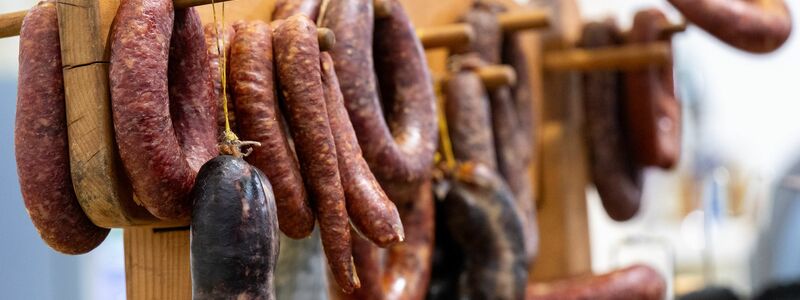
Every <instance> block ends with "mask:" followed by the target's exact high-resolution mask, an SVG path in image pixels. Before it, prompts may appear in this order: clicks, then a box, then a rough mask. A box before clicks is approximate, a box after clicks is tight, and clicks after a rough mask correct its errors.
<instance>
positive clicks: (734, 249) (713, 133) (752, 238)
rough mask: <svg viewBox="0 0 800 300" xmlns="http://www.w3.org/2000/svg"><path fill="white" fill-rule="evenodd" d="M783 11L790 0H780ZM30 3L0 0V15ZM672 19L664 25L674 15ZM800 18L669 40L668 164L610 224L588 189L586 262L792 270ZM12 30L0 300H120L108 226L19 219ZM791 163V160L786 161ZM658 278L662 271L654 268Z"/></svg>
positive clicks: (799, 202) (6, 56)
mask: <svg viewBox="0 0 800 300" xmlns="http://www.w3.org/2000/svg"><path fill="white" fill-rule="evenodd" d="M579 2H580V3H581V9H582V12H583V15H584V16H585V18H586V19H588V20H591V19H603V18H606V17H607V16H609V15H614V16H617V19H618V21H619V23H620V25H621V26H622V27H629V26H630V23H631V18H632V16H633V15H634V13H635V12H636V11H637V10H639V9H642V8H647V7H654V6H655V7H661V8H663V10H665V11H667V12H670V13H671V14H672V16H673V17H677V16H678V15H677V14H676V13H675V12H674V11H673V10H672V9H671V8H670V7H669V6H668V5H667V4H666V2H665V1H663V0H635V1H634V0H604V1H596V0H582V1H579ZM787 2H788V4H789V5H790V8H791V10H792V11H793V12H795V14H797V13H796V12H800V1H787ZM34 3H35V1H32V0H15V1H0V12H11V11H17V10H22V9H27V8H30V7H31V6H32V5H34ZM675 21H678V19H677V18H676V19H675ZM798 28H800V18H797V17H796V18H795V34H793V36H792V37H791V38H790V40H789V41H788V43H787V44H786V45H785V46H784V47H783V48H781V49H780V50H778V51H777V52H774V53H772V54H769V55H752V54H747V53H744V52H741V51H738V50H735V49H733V48H731V47H728V46H726V45H723V44H722V43H720V42H718V41H717V40H715V39H714V38H712V37H711V36H709V35H708V34H706V33H704V32H702V31H700V30H699V29H697V28H694V27H691V26H690V27H689V29H688V30H687V31H686V32H685V33H683V34H679V35H677V36H676V38H675V39H674V45H675V58H676V65H675V67H676V72H675V76H676V79H677V85H678V89H679V95H680V96H681V100H682V101H683V109H684V122H685V123H684V152H683V153H684V155H683V157H682V159H681V165H680V167H679V168H678V169H676V170H675V171H671V172H660V171H649V173H648V174H647V177H648V178H647V181H646V182H647V186H646V188H645V204H644V206H643V210H642V211H641V212H640V214H639V216H637V217H636V219H634V220H633V221H631V222H627V223H624V224H622V223H616V222H614V221H612V220H610V219H609V218H608V217H607V216H606V214H605V212H604V211H603V210H602V206H601V205H600V201H599V198H598V197H597V195H596V192H595V191H594V190H593V189H591V188H590V189H587V193H588V195H589V197H588V200H587V201H589V208H590V213H589V214H590V227H591V242H592V244H591V246H592V259H593V269H594V271H595V272H603V271H607V270H610V269H613V268H615V267H616V266H620V265H624V264H627V263H629V262H632V261H645V262H649V263H651V264H653V265H655V266H658V268H659V269H660V270H661V271H663V272H665V273H667V274H670V275H672V274H674V275H675V276H674V277H673V278H674V280H671V282H670V284H671V286H672V287H673V290H674V291H676V292H677V293H678V294H681V293H684V292H687V291H692V290H696V289H698V288H701V287H703V286H708V285H720V286H727V287H730V288H732V289H734V290H735V291H736V292H737V293H739V294H741V295H751V294H754V293H758V292H759V291H761V290H763V289H764V288H765V287H767V286H770V285H773V284H778V283H782V282H789V281H792V280H796V281H797V280H800V199H797V198H798V196H797V194H799V193H800V166H795V167H793V165H794V164H795V163H796V162H798V161H800V151H798V150H800V121H799V120H800V118H798V117H797V113H798V112H799V111H800V89H798V88H797V86H795V84H800V82H796V81H797V80H798V78H800V68H797V66H800V37H798V34H797V31H798ZM17 48H18V39H16V38H7V39H0V139H2V140H3V141H5V142H3V143H0V191H3V192H2V194H3V196H4V198H5V199H3V201H0V241H2V245H3V247H0V290H2V291H3V293H4V294H3V298H5V299H124V297H125V276H124V257H123V247H122V234H121V231H119V230H114V231H112V234H111V235H110V236H109V239H108V240H106V242H105V243H103V245H102V246H100V247H99V248H98V249H96V250H94V251H93V252H91V253H90V254H87V255H83V256H77V257H69V256H64V255H60V254H57V253H56V252H54V251H52V250H50V249H49V248H47V247H46V246H45V245H44V243H43V242H41V241H40V239H39V237H38V234H37V233H36V231H35V229H34V228H33V226H32V224H31V223H30V221H29V220H28V217H27V214H26V212H25V208H24V206H23V202H22V199H21V195H20V192H19V185H18V181H17V177H16V165H15V163H14V152H13V150H14V149H13V129H14V111H15V101H16V76H17V55H18V49H17ZM792 169H794V170H792ZM668 277H671V276H668Z"/></svg>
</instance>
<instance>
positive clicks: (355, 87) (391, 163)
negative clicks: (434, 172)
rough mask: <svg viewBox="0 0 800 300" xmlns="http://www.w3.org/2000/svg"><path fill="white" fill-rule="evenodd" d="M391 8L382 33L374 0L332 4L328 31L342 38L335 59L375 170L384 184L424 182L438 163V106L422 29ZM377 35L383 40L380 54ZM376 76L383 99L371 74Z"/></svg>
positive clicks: (382, 23) (324, 23) (325, 23)
mask: <svg viewBox="0 0 800 300" xmlns="http://www.w3.org/2000/svg"><path fill="white" fill-rule="evenodd" d="M390 2H391V3H390V5H391V7H392V9H391V15H390V16H387V17H385V18H381V19H378V20H375V23H374V32H373V23H372V22H370V21H369V20H372V19H373V7H372V1H371V0H341V1H331V2H330V4H329V5H328V7H327V11H326V14H325V16H324V18H323V20H322V22H321V26H324V27H327V28H329V29H331V30H332V31H333V32H335V33H336V36H337V42H336V45H335V46H334V47H333V50H331V51H330V53H331V56H332V57H333V60H334V63H335V67H336V74H337V75H338V77H339V80H340V81H339V83H340V85H341V90H342V94H343V95H344V100H345V104H346V106H347V110H348V112H349V114H350V121H351V122H352V123H353V127H354V129H355V131H356V135H357V136H358V142H359V144H360V145H361V150H362V151H363V152H364V153H363V154H364V159H365V160H366V161H367V163H368V164H369V166H370V169H371V170H372V171H373V173H374V174H375V175H376V177H377V178H378V179H379V180H400V181H406V182H408V181H418V180H420V179H423V178H425V177H426V176H427V175H428V174H429V171H430V166H431V163H432V162H433V154H434V151H435V147H436V142H437V130H436V129H437V125H436V100H435V97H434V94H433V89H432V87H431V84H430V83H431V79H430V74H429V73H428V66H427V63H426V61H425V53H424V51H423V50H422V47H421V45H420V42H419V40H418V39H417V37H416V34H415V32H414V29H413V28H412V26H411V23H410V21H409V20H408V17H407V16H406V14H405V12H404V11H403V8H402V6H401V5H400V3H399V2H398V1H396V0H392V1H390ZM373 34H374V36H375V37H380V38H378V39H376V40H375V43H374V53H373ZM373 58H374V59H375V64H374V67H375V69H373ZM376 71H377V74H379V75H380V80H379V82H380V83H381V87H380V88H381V92H380V93H379V92H378V90H377V85H376V78H375V76H373V75H371V74H376ZM381 97H382V98H381ZM381 99H383V104H384V105H383V107H385V108H386V110H387V111H389V113H388V116H389V117H388V119H386V118H385V116H384V114H383V111H382V108H381ZM387 122H388V123H387ZM390 198H391V197H390ZM393 201H395V203H397V200H395V199H393Z"/></svg>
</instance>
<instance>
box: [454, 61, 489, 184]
mask: <svg viewBox="0 0 800 300" xmlns="http://www.w3.org/2000/svg"><path fill="white" fill-rule="evenodd" d="M454 59H458V58H454ZM443 90H444V94H445V99H446V101H445V115H446V117H447V123H448V126H447V128H448V132H449V134H450V141H451V144H452V145H453V155H454V156H455V158H456V160H458V161H474V162H477V163H481V164H483V165H485V166H487V167H489V168H491V169H493V170H497V155H496V153H495V149H494V134H493V133H492V120H491V115H490V111H489V99H488V97H487V96H486V90H484V88H483V83H482V82H481V79H480V77H478V75H477V74H476V73H475V72H472V71H458V70H456V71H455V72H453V73H452V75H451V76H450V78H448V79H447V81H445V82H444V87H443Z"/></svg>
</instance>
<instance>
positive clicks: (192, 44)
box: [168, 8, 219, 173]
mask: <svg viewBox="0 0 800 300" xmlns="http://www.w3.org/2000/svg"><path fill="white" fill-rule="evenodd" d="M169 47H170V52H169V68H168V80H169V109H170V117H171V118H172V126H173V127H174V128H175V134H176V135H177V137H178V143H179V144H180V146H181V149H182V150H183V154H184V155H185V156H186V160H187V162H188V163H189V167H190V168H191V169H192V171H193V172H194V173H197V171H199V170H200V167H201V166H202V165H203V164H204V163H205V162H206V161H208V160H210V159H212V158H214V157H215V156H217V154H218V153H219V152H218V150H217V123H216V118H217V101H216V99H215V98H214V89H213V85H212V75H211V74H212V73H211V70H210V69H209V68H208V66H209V61H208V52H207V49H206V48H207V47H206V43H205V39H204V35H203V24H202V23H201V22H200V15H199V14H198V13H197V10H196V9H195V8H186V9H177V10H175V24H174V26H173V29H172V40H171V41H170V45H169ZM217 73H219V72H217Z"/></svg>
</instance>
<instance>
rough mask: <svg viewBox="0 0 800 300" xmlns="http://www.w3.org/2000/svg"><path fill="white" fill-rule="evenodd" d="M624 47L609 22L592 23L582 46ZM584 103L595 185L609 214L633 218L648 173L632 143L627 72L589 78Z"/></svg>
mask: <svg viewBox="0 0 800 300" xmlns="http://www.w3.org/2000/svg"><path fill="white" fill-rule="evenodd" d="M621 43H622V36H621V33H620V32H619V30H618V28H617V27H616V25H615V24H614V23H613V22H603V23H589V24H586V25H585V26H584V29H583V37H582V38H581V41H580V43H579V46H580V47H584V48H602V47H612V46H615V45H619V44H621ZM583 101H584V105H583V107H584V112H585V115H586V138H587V145H588V148H589V149H588V150H589V163H590V166H591V167H590V173H591V176H592V181H593V182H594V185H595V186H596V187H597V192H598V193H599V194H600V200H601V201H602V203H603V207H604V208H605V210H606V212H607V213H608V215H609V216H610V217H611V218H612V219H614V220H617V221H624V220H628V219H630V218H632V217H633V216H634V215H635V214H636V212H638V211H639V206H640V202H641V197H642V171H641V167H640V166H639V165H638V164H637V163H636V160H635V158H634V156H633V152H632V149H631V148H630V146H629V143H628V136H627V132H628V131H627V126H626V124H625V119H624V118H623V115H624V111H625V106H624V105H625V93H624V91H623V78H622V74H621V73H620V72H618V71H592V72H587V73H585V74H583Z"/></svg>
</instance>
